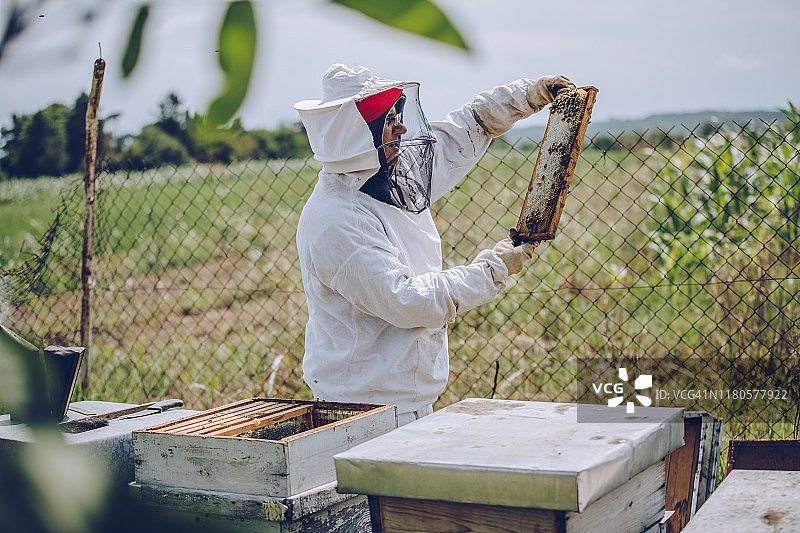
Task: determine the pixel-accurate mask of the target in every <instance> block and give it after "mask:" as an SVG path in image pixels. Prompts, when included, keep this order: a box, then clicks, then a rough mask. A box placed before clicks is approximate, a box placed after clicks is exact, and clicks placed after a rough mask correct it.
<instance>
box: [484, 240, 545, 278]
mask: <svg viewBox="0 0 800 533" xmlns="http://www.w3.org/2000/svg"><path fill="white" fill-rule="evenodd" d="M538 244H539V243H538V242H535V243H534V242H524V243H522V244H520V245H519V246H514V243H513V242H512V241H511V239H509V238H508V237H506V238H505V239H503V240H502V241H500V242H498V243H497V244H495V245H494V248H492V251H493V252H495V253H496V254H497V255H499V256H500V259H502V260H503V263H505V264H506V268H508V275H509V276H513V275H514V274H519V273H520V272H522V265H524V264H525V261H527V260H528V259H530V258H531V257H532V256H533V251H534V250H535V249H536V246H537V245H538Z"/></svg>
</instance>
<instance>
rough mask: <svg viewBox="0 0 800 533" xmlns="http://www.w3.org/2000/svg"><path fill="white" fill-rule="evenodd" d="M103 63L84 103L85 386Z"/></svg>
mask: <svg viewBox="0 0 800 533" xmlns="http://www.w3.org/2000/svg"><path fill="white" fill-rule="evenodd" d="M105 70H106V62H105V61H104V60H103V59H102V58H100V59H97V60H96V61H95V62H94V73H93V75H92V91H91V93H90V94H89V102H88V103H87V105H86V154H85V158H84V169H83V254H82V266H81V288H82V290H83V296H82V297H81V346H83V347H84V348H85V352H84V357H83V366H82V367H81V385H82V387H83V389H84V390H86V389H87V388H88V387H89V374H90V370H91V362H92V289H93V288H94V275H93V271H92V268H93V267H92V262H93V259H94V199H95V170H96V164H97V135H98V119H97V108H98V106H99V105H100V90H101V89H102V87H103V74H104V73H105Z"/></svg>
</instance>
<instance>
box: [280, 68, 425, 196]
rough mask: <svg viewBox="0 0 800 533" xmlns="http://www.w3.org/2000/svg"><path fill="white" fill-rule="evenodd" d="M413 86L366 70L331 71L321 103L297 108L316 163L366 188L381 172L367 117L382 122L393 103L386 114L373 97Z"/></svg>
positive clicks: (305, 102)
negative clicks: (374, 116) (379, 116)
mask: <svg viewBox="0 0 800 533" xmlns="http://www.w3.org/2000/svg"><path fill="white" fill-rule="evenodd" d="M413 85H418V84H416V83H409V82H401V81H397V80H389V79H385V78H380V77H378V76H373V75H372V72H370V70H369V69H368V68H366V67H362V66H354V67H348V66H346V65H343V64H335V65H332V66H331V67H330V68H329V69H328V70H327V71H326V72H325V74H324V75H323V77H322V98H321V99H317V100H302V101H300V102H297V103H296V104H295V105H294V108H295V109H296V110H297V113H298V114H299V115H300V119H301V120H302V121H303V126H304V127H305V129H306V133H307V135H308V140H309V142H310V143H311V150H312V151H313V152H314V159H316V160H317V161H320V162H321V163H322V168H323V169H325V171H327V172H330V173H335V174H348V175H350V176H352V177H353V184H354V185H357V186H359V187H360V186H361V185H363V184H364V182H365V181H366V180H367V179H369V178H370V177H371V176H372V175H373V174H375V172H377V171H378V170H379V169H380V166H381V165H380V161H379V158H378V150H377V149H376V148H375V143H374V141H373V135H372V132H371V131H370V128H369V126H368V125H367V120H366V119H365V115H366V116H367V117H370V116H372V115H373V114H375V115H376V116H377V114H380V113H382V112H384V111H386V110H388V108H389V107H390V106H391V105H392V103H393V101H392V102H389V101H388V100H387V101H386V102H387V103H386V104H385V107H386V109H381V107H382V105H383V99H381V98H373V99H369V97H370V96H373V95H377V94H378V93H383V92H385V91H387V90H389V89H400V90H402V89H403V88H404V87H408V86H413ZM392 92H394V91H392ZM398 95H399V92H398ZM362 102H364V103H366V105H367V106H368V107H367V108H365V105H364V104H362ZM376 104H377V105H378V107H375V105H376ZM359 107H360V109H359Z"/></svg>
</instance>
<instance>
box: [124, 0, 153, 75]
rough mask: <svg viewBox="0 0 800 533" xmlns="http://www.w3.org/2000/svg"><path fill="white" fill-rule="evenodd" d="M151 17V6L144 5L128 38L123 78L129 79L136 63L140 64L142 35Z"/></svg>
mask: <svg viewBox="0 0 800 533" xmlns="http://www.w3.org/2000/svg"><path fill="white" fill-rule="evenodd" d="M148 15H150V5H149V4H142V5H141V6H139V11H138V12H137V13H136V18H135V19H134V21H133V27H132V28H131V34H130V36H129V37H128V45H127V46H126V47H125V54H124V55H123V56H122V77H123V78H127V77H128V76H130V75H131V72H133V69H134V67H135V66H136V63H138V62H139V52H141V49H142V34H143V33H144V25H145V23H147V17H148Z"/></svg>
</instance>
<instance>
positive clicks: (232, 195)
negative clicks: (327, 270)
mask: <svg viewBox="0 0 800 533" xmlns="http://www.w3.org/2000/svg"><path fill="white" fill-rule="evenodd" d="M678 153H679V149H678V148H674V147H673V148H670V150H661V151H656V152H653V151H652V150H651V151H650V152H649V153H648V152H642V151H638V152H637V151H634V150H631V151H628V150H612V151H602V150H598V149H593V148H592V147H591V146H589V147H587V148H585V149H584V151H583V153H582V156H581V159H580V160H579V164H578V168H577V170H576V173H575V178H574V181H573V184H572V190H571V193H570V196H569V198H568V201H567V204H566V207H565V211H564V215H563V216H562V221H561V226H560V228H559V233H558V236H557V238H556V239H555V240H553V241H550V242H547V243H544V244H542V245H541V246H540V247H539V248H538V249H537V252H536V254H537V260H536V261H535V262H533V263H531V265H530V266H529V268H527V269H526V270H525V271H524V272H523V273H522V274H521V275H519V276H516V277H514V278H512V279H511V280H510V281H509V284H508V287H507V290H506V291H505V292H504V294H503V295H502V296H501V297H500V298H499V299H497V300H495V301H494V302H491V303H489V304H486V305H484V306H482V307H481V308H479V309H477V310H474V311H471V312H468V313H465V314H463V315H460V316H459V317H458V318H457V320H456V322H455V323H454V324H452V325H451V326H450V335H449V337H450V352H451V378H450V384H449V386H448V389H447V390H446V391H445V393H444V394H443V396H442V398H441V399H440V402H439V404H440V405H446V404H449V403H451V402H453V401H456V400H458V399H461V398H464V397H467V396H479V397H488V396H492V395H494V396H495V397H499V398H516V399H538V400H549V401H571V400H573V399H574V397H575V375H576V369H575V365H574V358H575V357H577V356H580V357H600V358H605V359H608V360H614V359H619V358H621V357H624V358H628V359H635V358H636V357H640V356H648V357H667V356H670V355H672V356H675V355H681V356H685V357H700V358H702V359H703V360H705V361H708V362H709V365H710V366H709V368H710V370H711V371H714V361H715V360H717V359H719V354H721V353H724V354H729V355H730V354H732V355H736V354H741V353H748V354H751V355H755V356H761V355H763V354H765V353H769V354H773V355H778V356H779V357H781V358H782V360H786V361H789V360H791V358H792V357H794V358H796V357H797V345H798V343H797V327H796V326H797V325H796V318H795V319H794V320H795V321H792V319H791V317H793V316H794V317H797V316H800V306H799V305H798V300H797V298H796V288H795V287H794V286H793V285H792V284H793V283H794V282H795V279H796V264H795V265H791V264H789V265H788V266H787V265H786V264H784V263H781V264H779V265H776V266H771V265H769V264H765V265H761V264H759V263H758V262H754V263H753V262H751V263H749V264H744V265H742V264H739V263H740V262H741V261H740V260H739V259H736V258H735V257H734V258H732V257H730V256H726V258H725V260H724V261H723V262H722V263H721V264H710V263H709V262H710V261H711V260H712V258H710V257H709V258H707V259H706V262H707V264H706V266H707V267H709V271H711V272H713V273H714V276H716V277H712V278H708V277H695V276H694V274H695V273H694V272H683V274H681V276H679V277H677V278H675V279H674V280H668V279H667V277H666V275H667V274H666V270H665V266H664V261H663V255H664V252H663V250H659V249H656V248H654V247H653V246H652V243H653V235H654V232H655V231H657V230H658V228H659V224H661V223H662V220H660V219H659V215H658V208H659V205H660V203H659V202H660V198H662V197H663V195H664V194H665V191H668V190H669V189H670V186H671V181H670V180H673V179H675V172H678V171H676V161H675V159H674V157H675V156H676V155H677V154H678ZM681 153H682V152H681ZM534 161H535V152H533V151H529V152H527V155H526V154H525V153H521V152H520V151H519V150H517V149H510V147H508V146H507V145H505V144H503V143H496V144H494V145H493V147H492V149H491V150H490V152H489V153H488V154H487V155H486V156H485V157H484V158H483V159H482V160H481V163H480V165H479V166H478V167H477V168H476V169H474V170H473V171H472V172H471V173H470V174H469V176H468V177H467V178H466V179H465V180H464V181H463V182H462V183H461V184H460V185H459V186H458V187H457V188H456V189H455V190H454V191H452V192H451V193H450V194H449V195H447V196H446V197H445V198H444V199H442V200H440V201H439V202H437V204H435V205H434V206H433V207H432V210H433V213H434V218H435V220H436V221H437V225H438V227H439V229H440V231H441V233H442V241H443V253H444V260H445V266H446V267H447V266H454V265H458V264H464V263H466V262H469V261H470V260H471V259H472V258H473V257H474V256H475V255H476V254H477V252H478V251H479V250H480V249H482V248H487V247H491V246H492V245H494V243H495V242H497V241H498V240H500V239H502V238H504V237H505V236H506V235H507V234H508V228H510V227H512V226H514V225H515V224H516V221H517V216H518V214H519V211H520V209H521V207H522V201H523V198H524V194H525V190H526V188H527V186H528V182H529V180H530V174H531V171H532V167H533V162H534ZM317 171H318V166H316V164H314V163H313V161H312V162H307V161H286V162H277V161H272V162H257V161H248V162H243V163H237V164H233V165H230V166H227V167H223V166H203V167H192V168H189V167H179V168H164V169H159V170H154V171H145V172H141V173H132V172H131V173H118V174H102V175H101V176H100V177H99V181H98V200H97V205H98V235H97V250H98V253H97V257H96V268H95V270H96V275H97V285H96V287H95V301H96V305H95V311H94V326H95V337H94V346H93V353H92V357H93V361H92V363H93V372H92V386H91V388H90V390H87V391H80V392H79V394H80V396H81V397H82V398H102V399H106V400H116V401H136V402H139V401H145V400H148V399H152V398H155V397H164V396H176V397H181V398H183V399H184V401H185V402H186V404H187V405H188V406H190V407H194V408H205V407H210V406H213V405H219V404H221V403H223V402H229V401H234V400H238V399H241V398H242V397H248V396H252V395H262V394H266V395H270V394H276V395H281V396H296V397H306V398H307V397H309V391H308V389H307V387H306V386H305V384H304V383H303V382H302V377H301V376H302V371H301V366H302V355H303V328H304V326H305V321H306V310H305V298H304V295H303V292H302V284H301V280H300V273H299V268H298V264H297V262H298V261H297V254H296V249H295V246H294V230H295V228H296V224H297V220H298V217H299V214H300V209H301V207H302V205H303V203H304V200H305V198H307V196H308V194H310V191H311V189H312V187H313V184H314V183H315V181H316V174H317ZM67 181H69V180H67ZM28 183H29V184H30V186H31V187H32V188H35V187H37V185H36V184H37V183H39V182H38V180H34V181H30V182H28ZM72 183H73V189H74V190H75V191H77V192H78V194H73V196H74V198H71V199H70V200H69V212H70V213H71V217H72V219H73V220H72V221H71V222H69V223H67V222H66V221H65V222H63V223H62V227H61V233H60V237H59V240H58V243H57V244H58V246H54V250H56V251H57V253H58V254H60V256H61V258H62V260H59V261H57V262H55V263H52V262H50V263H48V264H49V265H50V264H54V265H55V266H54V267H52V268H51V270H50V271H49V272H47V275H48V276H49V279H54V280H68V281H62V282H60V285H59V287H60V288H59V290H48V291H47V292H45V293H42V294H40V295H39V297H37V298H32V299H28V300H27V301H26V302H24V303H21V304H20V305H19V307H18V312H17V313H16V315H15V316H16V317H22V318H18V321H19V322H18V324H17V325H18V326H19V325H23V326H24V328H27V330H28V331H30V332H32V333H33V334H35V335H36V336H38V337H39V338H40V339H42V342H44V343H58V344H75V343H76V342H77V340H78V315H79V302H80V296H79V287H78V286H77V285H76V278H75V272H79V270H78V269H77V268H76V267H77V265H79V263H80V259H79V253H80V245H79V242H80V241H79V238H80V228H79V224H80V219H81V215H80V209H81V207H80V204H81V201H80V194H79V193H80V192H81V191H82V189H81V188H80V187H79V186H78V187H75V186H74V185H75V183H77V181H76V180H72ZM3 187H6V188H5V189H3ZM15 187H17V189H16V190H17V191H18V192H8V191H10V190H11V189H10V188H9V186H8V185H7V184H0V191H5V192H2V193H0V198H8V200H4V201H3V202H2V203H0V219H3V220H6V219H7V218H6V217H17V218H20V219H21V218H23V217H29V216H31V215H30V214H28V213H25V212H23V211H22V209H23V207H21V206H20V204H25V203H28V202H27V200H22V201H15V200H14V198H15V194H16V195H18V196H16V197H17V198H19V199H25V198H30V194H31V193H29V192H26V190H25V188H24V187H20V186H19V185H18V184H15ZM37 194H38V196H37V198H38V201H41V202H42V205H50V206H57V205H59V204H58V202H57V198H58V196H59V194H60V193H59V194H54V195H52V196H50V197H48V196H47V190H46V188H39V192H37ZM26 195H27V196H26ZM49 209H50V208H48V209H44V210H42V211H40V212H38V213H36V214H35V217H40V218H36V220H39V222H38V223H35V224H41V225H42V227H44V228H46V227H47V226H48V224H49V223H50V222H51V219H52V212H51V211H50V210H49ZM35 224H34V225H35ZM5 231H6V230H5V228H4V233H5ZM24 232H25V230H14V231H9V232H8V233H9V235H7V236H6V235H4V236H3V238H2V239H0V250H2V257H3V259H4V260H5V259H6V258H13V259H9V261H15V262H16V261H19V260H20V259H21V258H24V257H25V251H23V255H19V254H18V253H17V250H18V248H19V247H20V246H21V243H22V244H24V243H25V242H26V241H27V242H28V244H24V246H23V249H25V246H27V247H28V248H27V250H28V251H29V252H31V253H35V252H36V248H35V247H31V246H30V238H29V237H22V240H21V241H20V240H19V239H20V237H19V235H21V234H23V233H24ZM14 235H17V237H15V236H14ZM6 237H7V238H6ZM762 238H763V237H762ZM9 242H10V245H8V243H9ZM768 244H769V243H766V244H765V245H768ZM76 246H77V249H74V248H75V247H76ZM54 253H56V252H54ZM14 254H17V255H14ZM737 262H739V263H737ZM10 264H13V263H10V262H6V263H5V264H4V265H0V268H2V266H8V265H10ZM748 269H749V270H748ZM59 270H61V272H59ZM775 273H777V274H780V276H783V278H781V279H775V278H777V277H776V276H772V277H770V276H769V275H770V274H775ZM759 275H760V276H761V277H760V278H759V277H758V276H759ZM753 276H756V277H753ZM792 276H794V278H793V277H792ZM748 279H755V280H756V283H755V285H754V284H753V283H742V281H744V280H748ZM52 286H53V284H52V283H51V284H50V285H48V287H51V289H52ZM754 287H756V289H754ZM753 309H756V310H757V313H753ZM44 310H49V314H48V315H47V316H48V317H49V318H48V319H47V320H42V319H41V317H42V316H43V313H44ZM787 317H789V318H788V319H787ZM795 400H796V399H795ZM725 409H726V410H727V411H726V412H725V413H723V414H724V415H726V416H725V418H726V419H727V418H729V417H731V416H733V415H734V414H735V410H736V406H735V405H731V406H725ZM768 427H769V428H772V427H773V426H771V425H769V426H768ZM775 427H778V426H775ZM773 430H774V429H770V431H773Z"/></svg>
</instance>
